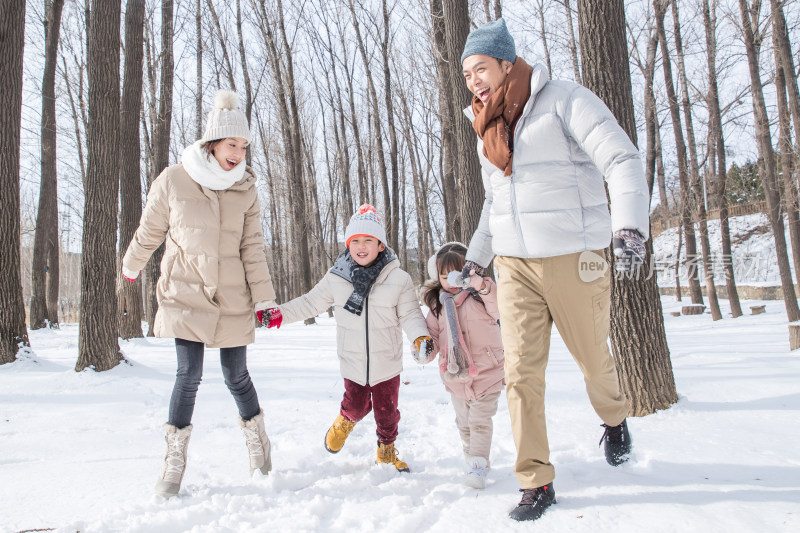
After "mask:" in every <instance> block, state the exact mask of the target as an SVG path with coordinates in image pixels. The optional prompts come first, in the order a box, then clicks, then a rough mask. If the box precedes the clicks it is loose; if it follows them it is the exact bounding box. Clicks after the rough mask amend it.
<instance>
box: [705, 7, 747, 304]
mask: <svg viewBox="0 0 800 533" xmlns="http://www.w3.org/2000/svg"><path fill="white" fill-rule="evenodd" d="M703 25H704V27H705V36H706V62H707V68H708V95H707V97H706V101H707V102H708V117H709V120H708V130H709V132H708V134H709V135H708V136H709V141H708V167H709V170H710V172H711V173H712V174H714V176H715V180H714V181H715V183H716V186H715V187H714V189H715V194H714V196H715V197H716V201H717V206H718V207H719V225H720V238H721V240H722V257H723V267H724V270H725V286H726V289H727V293H728V302H729V303H730V306H731V315H732V316H733V318H736V317H739V316H742V306H741V304H740V303H739V292H738V290H737V289H736V279H735V277H734V271H733V260H732V259H733V250H732V247H731V230H730V224H729V220H728V198H727V196H726V195H725V188H726V182H727V175H726V168H725V165H726V163H725V138H724V135H723V132H722V113H721V111H720V105H719V88H718V86H717V36H716V32H717V14H716V0H715V1H714V7H713V9H712V7H711V5H710V4H709V0H703Z"/></svg>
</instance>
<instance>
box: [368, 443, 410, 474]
mask: <svg viewBox="0 0 800 533" xmlns="http://www.w3.org/2000/svg"><path fill="white" fill-rule="evenodd" d="M375 462H376V463H378V464H390V465H394V467H395V468H396V469H397V471H398V472H411V470H410V469H409V468H408V465H407V464H406V463H404V462H403V461H401V460H400V459H398V458H397V449H396V448H395V447H394V443H391V444H382V443H381V442H378V460H377V461H375Z"/></svg>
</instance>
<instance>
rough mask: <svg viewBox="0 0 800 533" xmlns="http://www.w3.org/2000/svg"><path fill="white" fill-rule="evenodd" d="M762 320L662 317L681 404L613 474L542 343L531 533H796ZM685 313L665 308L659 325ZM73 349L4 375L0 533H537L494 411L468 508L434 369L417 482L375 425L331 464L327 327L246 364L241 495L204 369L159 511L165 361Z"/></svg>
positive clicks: (573, 386)
mask: <svg viewBox="0 0 800 533" xmlns="http://www.w3.org/2000/svg"><path fill="white" fill-rule="evenodd" d="M752 303H753V302H745V304H746V305H750V304H752ZM759 303H766V304H767V313H766V314H763V315H757V316H744V317H741V318H738V319H736V320H730V319H727V318H726V320H723V321H721V322H717V323H712V321H711V317H710V316H709V315H703V316H700V317H677V318H674V317H670V316H667V317H666V320H667V323H666V327H667V334H668V337H669V344H670V348H671V350H672V362H673V366H674V369H675V376H676V380H677V384H678V391H679V394H680V402H679V403H678V404H677V405H675V406H673V407H672V408H671V409H669V410H667V411H664V412H660V413H657V414H656V415H653V416H648V417H645V418H642V419H633V420H631V421H630V427H631V431H632V435H633V439H634V448H635V450H636V451H635V456H634V458H633V460H632V461H631V463H629V464H628V465H626V466H624V467H621V468H617V469H614V468H612V467H610V466H608V465H607V464H606V463H605V461H604V459H603V455H602V450H601V449H599V448H598V447H597V441H598V440H599V438H600V435H601V433H602V430H601V428H600V427H599V424H600V421H599V420H598V419H597V417H596V415H595V414H594V412H593V411H592V409H591V407H590V405H589V402H588V399H587V397H586V394H585V392H584V390H583V380H582V377H581V375H580V372H579V371H578V369H577V366H576V365H575V363H574V362H573V361H572V359H571V358H570V356H569V354H568V353H567V351H566V349H565V348H564V345H563V343H562V342H561V340H560V338H559V337H558V334H557V333H556V332H555V330H554V334H553V349H552V353H551V362H550V366H549V369H548V389H547V406H548V411H547V415H548V426H549V436H550V443H551V447H552V461H553V463H554V464H555V465H556V473H557V478H556V481H555V488H556V493H557V496H558V498H559V503H558V505H556V506H554V507H553V508H552V509H551V510H550V511H548V513H547V514H546V515H545V516H544V517H543V518H542V519H541V520H539V521H538V522H537V523H536V525H535V527H536V528H537V529H538V530H541V531H579V532H583V531H585V532H590V531H591V532H605V531H614V532H641V531H663V532H672V531H681V532H687V531H698V532H701V531H702V532H709V531H719V532H731V531H748V532H750V531H800V451H798V443H799V442H800V424H799V423H798V422H800V353H791V352H789V346H788V333H787V328H786V315H785V312H784V310H783V304H782V302H759ZM679 306H680V304H676V303H674V302H672V298H668V297H665V298H664V307H665V311H669V310H675V309H677V308H678V307H679ZM723 307H724V308H727V302H725V301H723ZM745 309H747V307H745ZM77 335H78V329H77V326H75V325H70V326H65V327H64V328H63V329H62V330H60V331H56V332H50V331H37V332H32V344H33V347H34V349H35V356H33V357H31V358H28V359H26V360H21V361H18V362H16V363H14V364H11V365H5V366H3V367H0V531H2V532H5V531H19V530H24V529H36V528H57V531H65V532H67V531H73V532H74V531H77V530H80V531H82V532H105V531H114V532H116V531H137V532H152V531H170V532H172V531H194V532H223V531H350V530H354V529H356V528H358V529H359V530H361V531H378V530H382V531H397V532H401V531H402V532H410V531H465V532H466V531H475V532H477V531H481V532H485V531H530V530H531V525H530V524H527V525H526V524H516V523H514V522H512V521H510V520H509V519H507V518H506V514H507V513H508V511H509V510H510V509H511V508H512V507H513V506H514V505H515V504H516V502H517V501H518V493H517V492H516V491H517V488H518V487H517V482H516V479H515V477H514V475H513V472H512V465H513V461H514V446H513V441H512V438H511V432H510V427H509V421H508V411H507V408H506V404H505V400H504V398H501V405H500V410H499V412H498V414H497V416H496V417H495V437H494V441H493V448H492V461H493V470H492V472H491V473H490V477H489V485H488V487H487V489H486V490H484V491H476V490H473V489H469V488H467V487H465V486H463V485H462V484H461V482H460V480H461V476H462V473H463V470H464V465H463V464H462V459H461V453H460V444H459V440H458V435H457V431H456V428H455V424H454V422H453V417H454V415H453V412H452V408H451V407H450V405H449V398H448V396H447V394H446V393H445V391H444V388H443V386H442V385H441V382H440V380H439V376H438V373H437V370H436V366H435V365H428V366H426V367H418V366H417V365H415V364H414V362H413V361H412V360H411V357H410V355H408V354H407V358H406V361H405V363H406V370H405V372H404V373H403V375H402V380H403V382H404V385H402V386H401V392H400V410H401V412H402V415H403V419H402V421H401V424H400V436H399V438H398V441H397V446H398V449H399V450H400V453H401V457H402V458H403V459H404V460H406V461H407V462H408V463H409V465H410V467H411V469H412V473H411V474H398V473H396V472H394V471H392V468H391V467H388V466H386V467H379V466H376V465H374V464H373V463H374V457H375V424H374V422H373V421H371V420H370V417H368V419H366V420H365V421H363V422H361V423H360V424H359V425H358V426H357V427H356V429H355V431H354V433H353V434H352V435H351V437H350V439H349V440H348V442H347V445H346V446H345V448H344V449H343V450H342V452H341V453H339V454H337V455H331V454H329V453H327V452H326V451H325V450H324V448H323V446H322V441H323V437H324V433H325V431H326V429H327V428H328V426H329V425H330V423H331V421H332V420H333V418H334V417H335V415H336V413H337V409H338V402H339V400H340V398H341V394H342V390H343V387H342V383H341V378H340V377H339V373H338V364H337V360H336V355H335V340H334V337H335V326H334V323H333V321H332V319H328V318H321V319H320V320H319V324H318V325H316V326H310V327H306V326H303V325H292V326H287V327H284V328H281V330H279V331H259V332H258V333H257V337H256V339H257V341H256V344H255V345H253V346H251V347H250V357H249V366H250V369H251V373H252V375H253V380H254V382H255V385H256V388H257V389H258V392H259V395H260V400H261V404H262V405H263V407H264V410H265V413H266V420H267V432H268V433H269V435H270V438H271V440H272V441H273V446H274V448H273V464H274V470H273V472H272V473H271V474H270V475H269V476H268V477H259V478H255V479H249V477H248V463H247V453H246V449H245V446H244V439H243V437H242V435H241V433H240V431H239V429H238V427H237V422H236V409H235V406H234V403H233V400H232V399H231V397H230V395H229V394H228V392H227V389H226V388H225V386H224V384H223V382H222V376H221V372H220V370H219V364H218V360H217V358H218V352H217V351H216V350H208V351H207V354H206V367H205V368H206V370H205V372H206V373H205V376H204V381H203V385H202V386H201V389H200V393H199V394H198V402H197V407H196V409H195V416H194V420H193V423H194V425H195V431H194V433H193V435H192V440H191V442H190V444H189V463H188V468H187V472H186V476H185V479H184V484H183V489H182V491H181V495H180V497H179V498H174V499H172V500H170V501H164V500H162V499H161V498H159V497H157V496H154V495H152V486H153V484H154V482H155V479H156V475H157V473H158V464H159V456H160V454H161V453H162V448H163V436H162V434H161V428H160V425H161V424H162V423H163V421H164V417H165V416H166V407H167V403H168V400H169V394H170V391H171V386H172V381H173V376H174V367H175V363H174V348H173V345H172V342H171V341H170V340H162V339H140V340H137V341H134V342H123V343H121V348H122V350H123V351H124V353H125V354H126V356H127V357H128V359H129V360H130V362H131V365H123V366H120V367H118V368H116V369H114V370H112V371H109V372H104V373H100V374H97V373H93V372H83V373H79V374H76V373H75V372H74V371H73V370H72V369H73V367H74V364H75V360H76V357H77V342H78V341H77Z"/></svg>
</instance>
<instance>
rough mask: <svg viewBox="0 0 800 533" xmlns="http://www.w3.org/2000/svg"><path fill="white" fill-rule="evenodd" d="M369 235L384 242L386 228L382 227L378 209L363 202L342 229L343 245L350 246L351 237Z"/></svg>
mask: <svg viewBox="0 0 800 533" xmlns="http://www.w3.org/2000/svg"><path fill="white" fill-rule="evenodd" d="M360 235H369V236H370V237H375V238H376V239H378V240H379V241H381V242H382V243H383V244H386V228H384V227H383V223H382V222H381V217H379V216H378V210H377V209H375V208H374V207H372V206H371V205H369V204H364V205H362V206H361V207H359V208H358V211H356V212H355V214H354V215H353V216H352V217H350V223H349V224H347V229H345V230H344V245H345V246H350V241H351V240H352V239H353V237H358V236H360Z"/></svg>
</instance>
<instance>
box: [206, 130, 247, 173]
mask: <svg viewBox="0 0 800 533" xmlns="http://www.w3.org/2000/svg"><path fill="white" fill-rule="evenodd" d="M246 153H247V140H245V139H242V138H241V137H228V138H226V139H222V141H220V143H219V144H218V145H217V146H216V147H215V148H214V152H213V154H214V159H216V160H217V163H219V166H221V167H222V170H233V168H234V167H235V166H236V165H238V164H239V163H241V162H242V160H243V159H244V158H245V155H246Z"/></svg>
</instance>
